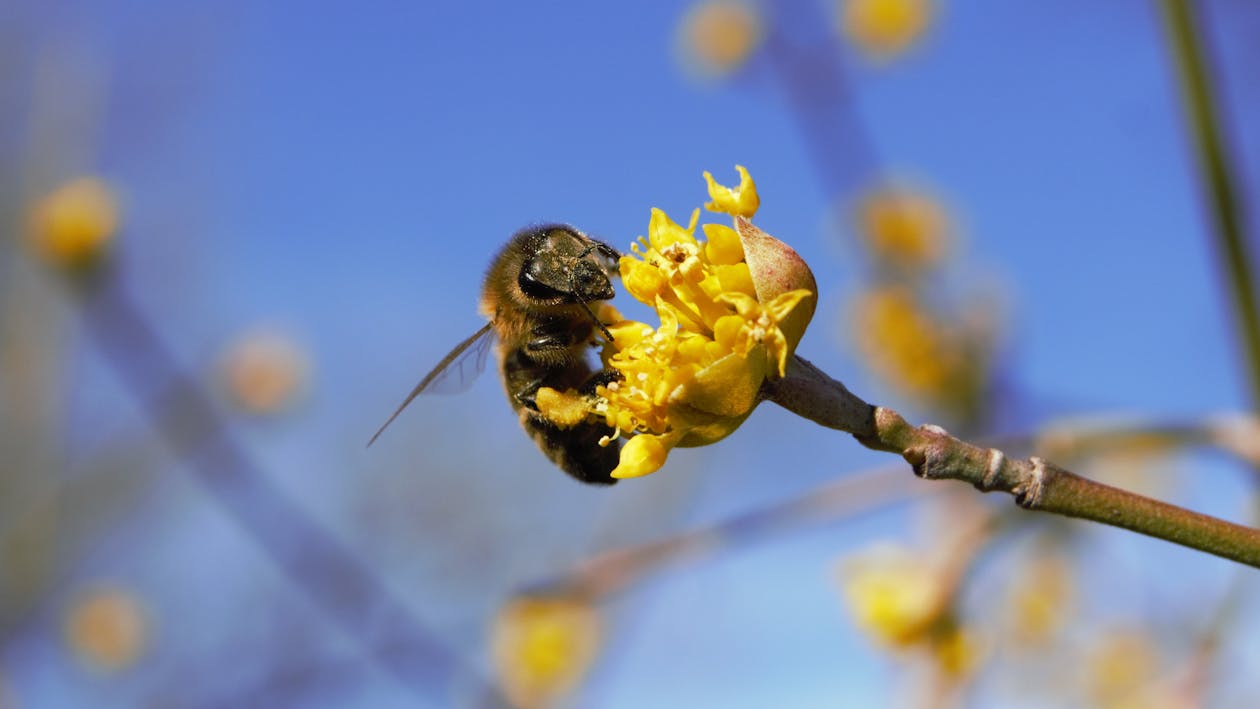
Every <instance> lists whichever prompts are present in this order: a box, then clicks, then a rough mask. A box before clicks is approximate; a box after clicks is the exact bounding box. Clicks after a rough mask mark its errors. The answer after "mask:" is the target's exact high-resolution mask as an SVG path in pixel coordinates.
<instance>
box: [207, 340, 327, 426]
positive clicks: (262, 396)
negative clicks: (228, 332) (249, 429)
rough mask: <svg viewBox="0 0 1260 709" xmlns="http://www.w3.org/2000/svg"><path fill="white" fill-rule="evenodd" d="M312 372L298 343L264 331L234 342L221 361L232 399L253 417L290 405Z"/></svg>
mask: <svg viewBox="0 0 1260 709" xmlns="http://www.w3.org/2000/svg"><path fill="white" fill-rule="evenodd" d="M309 369H310V365H309V362H308V360H307V357H306V353H305V352H304V351H303V350H302V348H301V347H299V346H298V345H297V343H295V342H294V341H293V340H292V339H290V338H289V337H287V336H285V335H282V334H279V333H276V332H268V331H264V330H259V331H256V332H252V333H248V334H246V335H244V336H242V337H241V338H240V339H238V340H237V341H236V342H234V343H232V344H231V345H230V346H229V347H228V348H227V350H226V352H225V353H224V355H223V357H222V362H221V371H222V378H223V383H224V386H225V388H226V390H227V393H228V395H229V397H230V398H231V400H232V402H233V403H235V404H236V405H237V406H239V407H240V408H241V409H243V410H244V411H246V412H248V413H251V414H273V413H277V412H279V411H281V410H283V409H284V408H286V407H287V406H289V405H290V404H291V403H292V402H293V400H294V399H295V398H296V396H297V394H298V393H299V392H300V391H301V390H302V388H303V386H304V385H305V384H306V380H307V377H308V373H309Z"/></svg>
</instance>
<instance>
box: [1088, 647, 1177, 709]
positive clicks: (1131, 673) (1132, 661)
mask: <svg viewBox="0 0 1260 709" xmlns="http://www.w3.org/2000/svg"><path fill="white" fill-rule="evenodd" d="M1097 642H1098V645H1097V646H1096V647H1094V648H1092V649H1091V651H1090V653H1089V656H1088V663H1087V665H1086V666H1087V667H1088V668H1089V676H1088V677H1087V690H1088V693H1089V697H1090V699H1091V700H1092V702H1093V704H1094V705H1095V706H1099V707H1106V708H1107V709H1112V708H1114V709H1129V708H1130V707H1139V706H1152V705H1151V704H1150V703H1140V702H1137V701H1135V700H1137V699H1139V698H1140V697H1141V694H1142V692H1141V690H1142V689H1143V688H1147V687H1150V686H1151V685H1152V684H1153V683H1154V682H1155V681H1156V679H1157V678H1158V677H1159V676H1160V671H1161V668H1160V665H1161V664H1162V663H1161V661H1160V658H1159V657H1158V654H1157V652H1156V648H1157V647H1158V646H1159V643H1158V642H1157V641H1156V639H1155V638H1153V637H1151V636H1150V635H1148V634H1147V633H1145V632H1143V631H1141V630H1137V629H1131V630H1124V629H1118V630H1117V629H1113V630H1111V631H1108V632H1105V633H1103V634H1102V635H1101V636H1100V637H1099V638H1098V639H1097ZM1147 699H1148V700H1149V698H1147Z"/></svg>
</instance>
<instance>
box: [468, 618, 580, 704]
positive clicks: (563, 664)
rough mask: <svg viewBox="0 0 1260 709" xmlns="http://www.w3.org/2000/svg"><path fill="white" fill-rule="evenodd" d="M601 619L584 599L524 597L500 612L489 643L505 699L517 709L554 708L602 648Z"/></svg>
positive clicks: (575, 683)
mask: <svg viewBox="0 0 1260 709" xmlns="http://www.w3.org/2000/svg"><path fill="white" fill-rule="evenodd" d="M600 634H601V628H600V618H599V614H598V613H597V612H596V610H595V609H594V608H592V607H591V606H590V605H589V604H587V603H585V602H584V601H582V600H579V599H576V598H571V597H562V596H523V597H519V598H516V599H513V600H512V601H511V602H509V603H508V604H507V605H505V606H504V607H503V609H501V610H500V612H499V615H498V617H497V618H496V619H495V621H494V627H493V629H492V638H491V650H492V653H493V660H494V667H495V672H496V676H497V677H498V679H499V683H500V685H501V686H502V688H503V691H504V694H506V695H507V698H508V699H509V700H510V701H511V702H512V703H513V704H514V705H515V706H517V707H542V706H549V705H551V704H553V703H554V702H555V701H556V700H557V699H559V698H560V697H562V696H563V695H565V694H566V693H568V692H569V691H571V690H572V689H573V688H574V687H575V686H576V685H577V683H578V682H579V681H580V680H581V679H582V677H583V676H585V674H586V672H587V670H588V669H590V666H591V664H592V663H593V662H594V661H595V656H596V654H597V653H598V651H599V644H600Z"/></svg>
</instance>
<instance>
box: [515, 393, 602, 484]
mask: <svg viewBox="0 0 1260 709" xmlns="http://www.w3.org/2000/svg"><path fill="white" fill-rule="evenodd" d="M521 424H522V425H523V426H524V427H525V431H526V432H527V433H528V434H529V436H530V438H533V439H534V442H535V443H537V444H538V448H539V449H540V450H542V452H543V454H544V455H546V456H547V458H549V459H550V460H551V462H553V463H555V464H556V465H557V466H559V467H560V469H561V470H563V471H564V472H566V473H568V474H569V475H571V476H573V477H574V478H577V479H578V480H580V481H582V482H584V483H591V484H594V485H612V484H613V483H615V482H617V479H616V478H614V477H612V475H611V473H612V471H613V468H615V467H617V460H618V457H619V456H620V452H621V450H620V449H621V447H620V445H619V444H618V442H617V441H616V440H614V441H612V442H610V443H609V444H608V445H606V446H601V445H599V441H600V439H601V438H603V437H604V436H606V435H608V434H610V433H612V431H610V430H609V428H608V427H607V426H604V425H602V424H598V423H580V424H577V425H576V426H573V427H572V428H560V427H559V426H557V425H555V424H554V423H552V422H550V421H548V420H547V419H545V418H542V417H541V416H539V415H538V414H537V413H535V412H532V411H528V410H526V411H522V412H521Z"/></svg>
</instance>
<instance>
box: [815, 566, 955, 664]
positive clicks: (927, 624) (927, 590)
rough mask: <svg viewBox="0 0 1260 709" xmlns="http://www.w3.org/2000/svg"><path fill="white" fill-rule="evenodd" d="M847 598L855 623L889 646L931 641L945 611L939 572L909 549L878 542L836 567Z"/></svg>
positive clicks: (901, 646)
mask: <svg viewBox="0 0 1260 709" xmlns="http://www.w3.org/2000/svg"><path fill="white" fill-rule="evenodd" d="M840 577H841V585H842V587H843V590H844V597H845V601H846V602H847V603H848V606H849V611H850V612H851V613H852V614H853V619H854V621H855V622H856V623H857V625H858V627H859V628H860V629H861V630H863V631H864V632H866V633H867V634H868V635H870V636H871V637H872V638H874V639H875V640H876V642H878V643H880V644H882V645H885V646H888V647H891V648H906V647H910V646H912V645H916V644H920V643H923V642H926V641H928V640H930V639H931V637H932V632H933V630H934V628H935V627H936V626H937V624H938V622H939V621H940V620H941V619H942V618H943V617H944V613H945V611H946V606H945V601H946V600H947V599H946V589H945V587H944V581H943V577H942V575H941V574H940V573H939V572H938V571H937V570H936V569H935V568H933V566H932V563H931V561H930V560H929V559H925V558H922V557H921V556H920V555H917V554H914V553H912V552H911V551H909V550H908V549H904V548H902V547H896V546H879V547H876V548H873V549H871V550H869V551H867V552H866V553H864V554H862V555H859V556H855V557H853V558H850V559H847V560H846V561H845V563H844V564H843V566H842V567H841V571H840Z"/></svg>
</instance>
